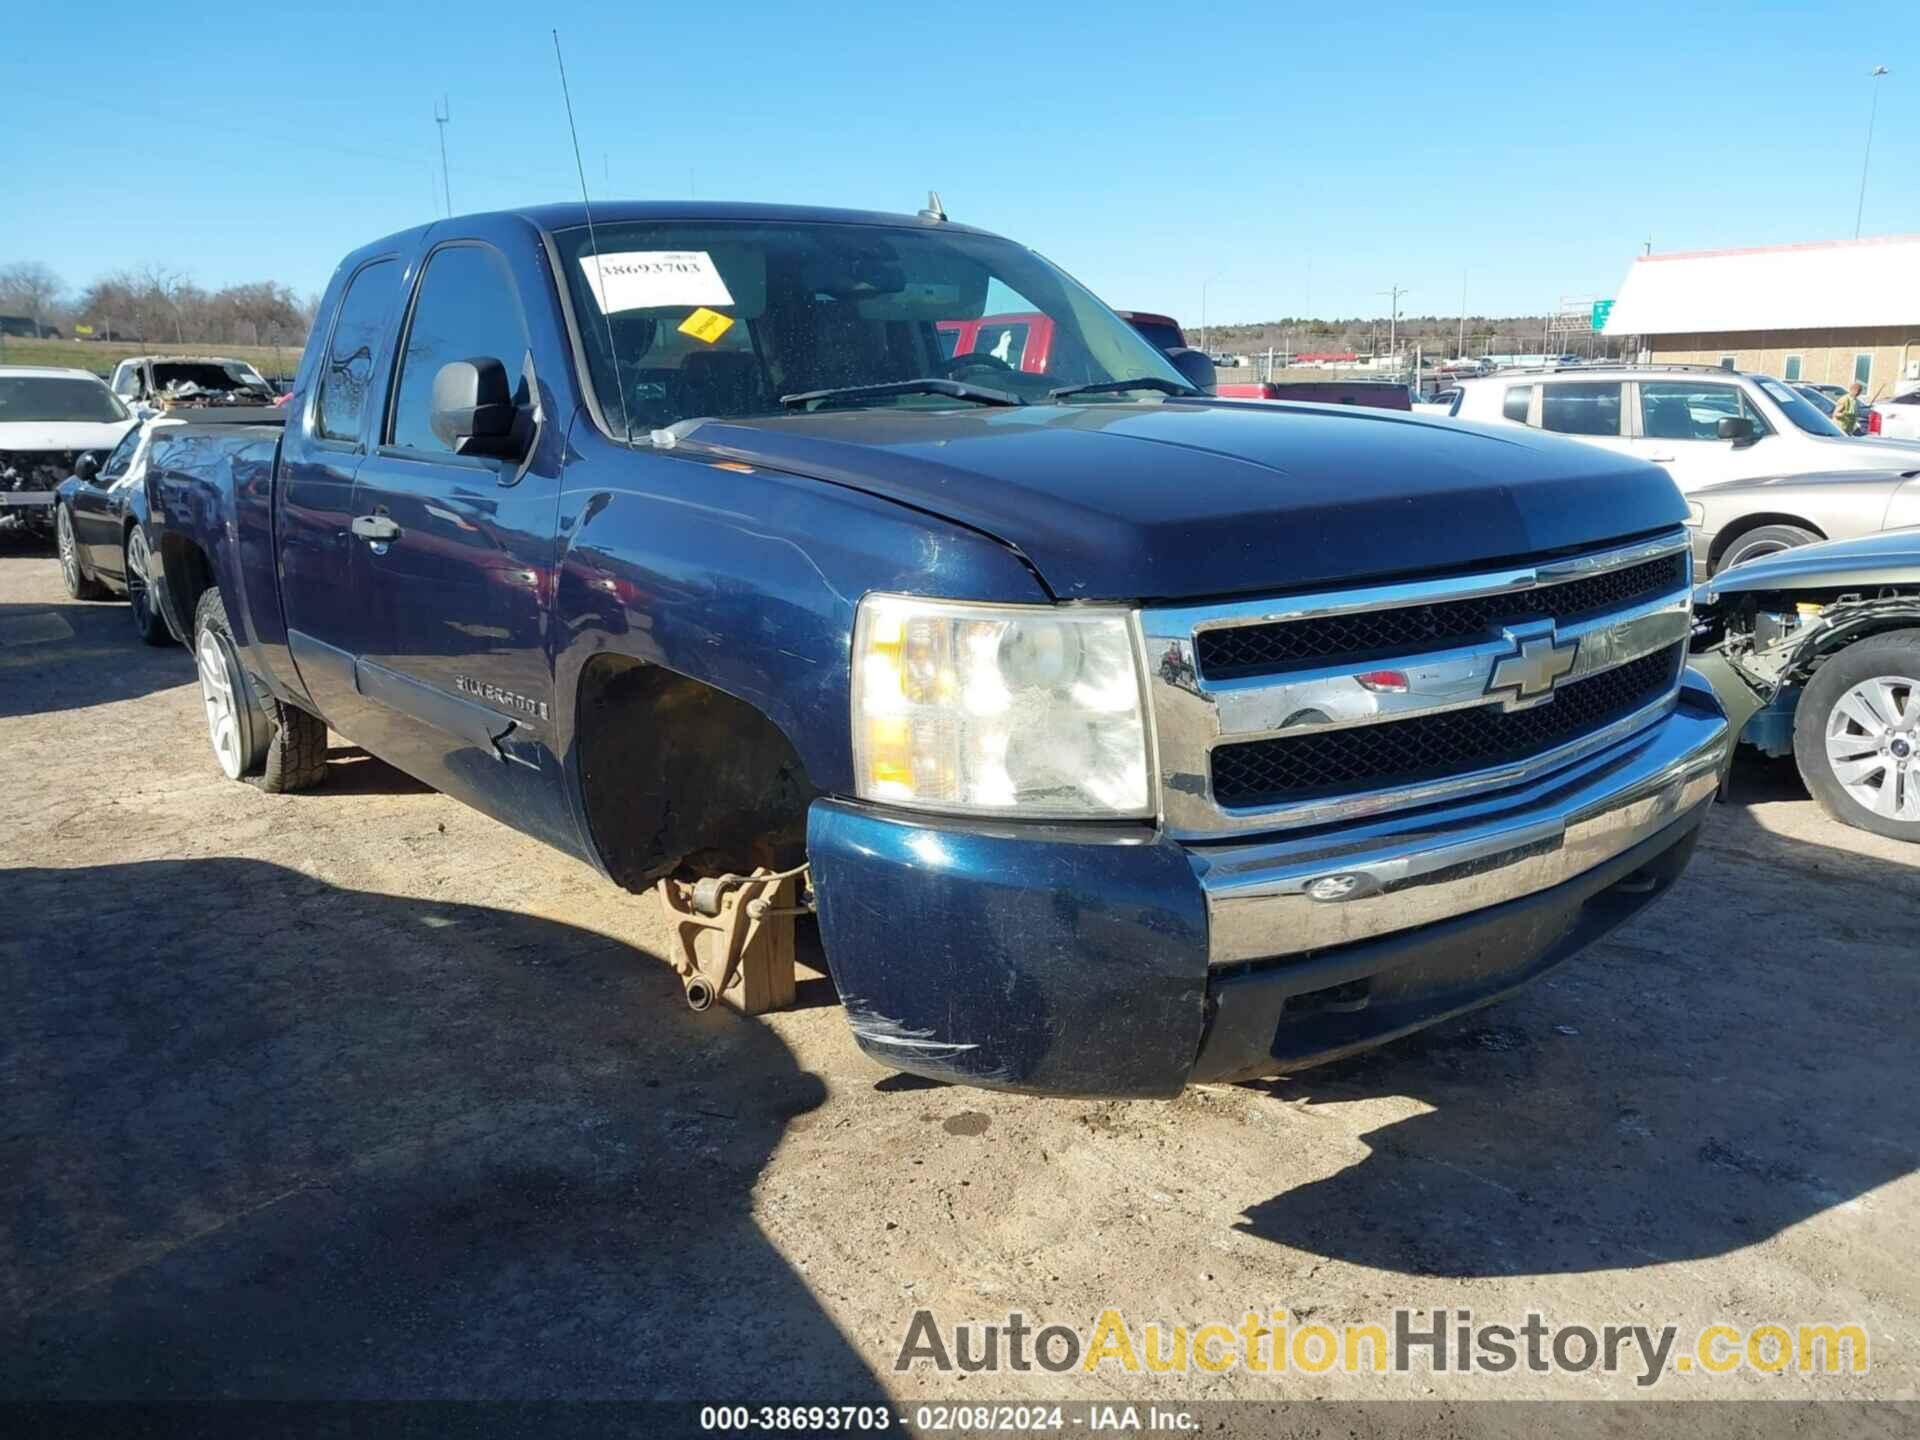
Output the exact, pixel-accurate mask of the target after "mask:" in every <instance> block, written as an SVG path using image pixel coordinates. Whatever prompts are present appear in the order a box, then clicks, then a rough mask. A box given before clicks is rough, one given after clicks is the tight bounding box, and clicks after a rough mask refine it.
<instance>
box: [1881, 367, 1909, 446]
mask: <svg viewBox="0 0 1920 1440" xmlns="http://www.w3.org/2000/svg"><path fill="white" fill-rule="evenodd" d="M1873 409H1874V413H1875V414H1877V415H1879V417H1880V438H1881V439H1882V440H1920V385H1916V384H1914V383H1913V382H1912V381H1910V380H1908V381H1902V382H1901V384H1900V386H1899V387H1898V388H1897V389H1896V390H1895V391H1894V392H1893V395H1892V397H1891V398H1890V399H1886V400H1881V401H1878V402H1877V403H1876V404H1875V405H1874V407H1873Z"/></svg>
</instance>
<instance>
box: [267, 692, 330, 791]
mask: <svg viewBox="0 0 1920 1440" xmlns="http://www.w3.org/2000/svg"><path fill="white" fill-rule="evenodd" d="M263 708H264V709H265V710H266V712H267V722H268V723H269V724H270V725H272V726H273V739H272V740H270V741H268V742H267V759H266V763H265V764H264V765H262V766H261V768H260V773H259V774H258V775H255V776H252V777H250V780H251V783H253V784H255V785H258V786H259V787H260V788H261V789H262V790H265V791H267V792H269V793H270V794H274V795H282V794H291V793H292V792H293V791H296V790H311V789H313V788H314V787H315V786H317V785H319V784H320V783H321V782H322V781H323V780H325V779H326V778H327V723H326V721H324V720H320V719H317V718H315V717H314V716H312V715H309V714H308V713H307V712H306V711H304V710H302V709H301V708H300V707H299V706H297V705H288V704H286V703H284V702H283V701H279V700H275V699H273V698H272V697H271V696H269V697H268V698H267V699H266V701H265V702H264V706H263Z"/></svg>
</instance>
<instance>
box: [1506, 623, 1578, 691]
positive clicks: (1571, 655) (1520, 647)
mask: <svg viewBox="0 0 1920 1440" xmlns="http://www.w3.org/2000/svg"><path fill="white" fill-rule="evenodd" d="M1506 636H1507V640H1508V642H1509V643H1511V644H1512V646H1513V654H1511V655H1502V656H1501V657H1500V658H1499V659H1498V660H1496V661H1495V662H1494V664H1493V673H1492V674H1491V675H1489V676H1488V677H1487V694H1489V695H1497V696H1499V697H1500V700H1501V702H1502V704H1503V705H1504V706H1505V707H1506V708H1507V709H1509V710H1524V709H1526V708H1527V707H1528V706H1529V705H1538V704H1539V703H1540V702H1541V701H1543V700H1546V699H1548V698H1550V697H1551V696H1552V694H1553V687H1554V686H1555V685H1557V684H1559V682H1560V681H1561V680H1562V679H1563V678H1565V676H1566V675H1567V672H1568V671H1570V670H1572V669H1573V663H1574V661H1575V660H1576V659H1578V658H1579V655H1580V642H1579V641H1578V640H1568V641H1564V642H1563V641H1561V640H1560V638H1559V637H1558V636H1556V635H1555V634H1554V633H1553V624H1552V622H1551V621H1548V622H1546V623H1544V624H1541V625H1538V626H1528V627H1526V628H1525V629H1515V630H1509V631H1507V632H1506Z"/></svg>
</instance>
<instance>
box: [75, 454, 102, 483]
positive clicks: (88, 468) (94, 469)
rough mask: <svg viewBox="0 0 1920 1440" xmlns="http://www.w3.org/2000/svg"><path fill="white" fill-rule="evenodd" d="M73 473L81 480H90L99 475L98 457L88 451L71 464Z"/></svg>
mask: <svg viewBox="0 0 1920 1440" xmlns="http://www.w3.org/2000/svg"><path fill="white" fill-rule="evenodd" d="M73 473H74V474H76V475H78V476H79V477H80V478H81V479H82V480H91V479H93V477H94V476H96V475H98V474H99V473H100V457H99V456H98V455H95V454H94V453H93V452H92V451H91V450H89V451H88V452H87V453H86V454H85V455H82V456H81V457H80V458H79V459H78V460H76V461H74V462H73Z"/></svg>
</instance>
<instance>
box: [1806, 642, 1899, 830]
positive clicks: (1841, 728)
mask: <svg viewBox="0 0 1920 1440" xmlns="http://www.w3.org/2000/svg"><path fill="white" fill-rule="evenodd" d="M1826 742H1827V760H1828V762H1829V763H1830V764H1831V765H1832V766H1833V776H1834V779H1836V780H1838V781H1839V782H1840V786H1841V788H1842V789H1843V790H1845V791H1846V792H1847V795H1848V796H1849V797H1850V798H1851V799H1852V800H1853V801H1854V803H1855V804H1857V805H1859V806H1861V807H1862V808H1863V809H1866V810H1869V811H1871V812H1872V813H1873V814H1875V815H1879V816H1882V817H1884V818H1885V819H1888V820H1920V680H1913V679H1910V678H1908V677H1906V676H1902V675H1876V676H1874V677H1873V678H1872V679H1870V680H1862V681H1861V682H1860V683H1859V684H1858V685H1855V686H1853V687H1852V688H1851V689H1850V690H1848V691H1847V692H1846V693H1845V694H1844V695H1842V696H1841V697H1840V698H1839V700H1837V701H1836V702H1835V703H1834V706H1833V709H1832V710H1831V711H1830V712H1828V715H1827V734H1826Z"/></svg>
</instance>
